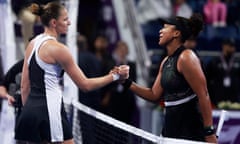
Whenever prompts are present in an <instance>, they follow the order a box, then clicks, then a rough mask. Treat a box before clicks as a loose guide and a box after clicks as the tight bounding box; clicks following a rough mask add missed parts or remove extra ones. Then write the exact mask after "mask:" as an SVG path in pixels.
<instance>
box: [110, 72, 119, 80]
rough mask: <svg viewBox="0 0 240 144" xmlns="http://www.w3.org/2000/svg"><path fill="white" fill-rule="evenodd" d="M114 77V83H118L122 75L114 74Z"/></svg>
mask: <svg viewBox="0 0 240 144" xmlns="http://www.w3.org/2000/svg"><path fill="white" fill-rule="evenodd" d="M112 77H113V81H116V80H119V78H120V75H119V74H114V73H113V74H112Z"/></svg>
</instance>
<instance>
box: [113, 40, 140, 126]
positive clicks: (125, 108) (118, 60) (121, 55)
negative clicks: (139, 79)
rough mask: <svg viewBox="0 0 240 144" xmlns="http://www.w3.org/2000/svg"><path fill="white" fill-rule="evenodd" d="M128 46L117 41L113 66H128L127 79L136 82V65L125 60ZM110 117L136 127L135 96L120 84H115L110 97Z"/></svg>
mask: <svg viewBox="0 0 240 144" xmlns="http://www.w3.org/2000/svg"><path fill="white" fill-rule="evenodd" d="M127 55H128V45H127V44H126V43H125V42H123V41H118V43H117V44H116V47H115V49H114V52H113V58H114V60H115V65H122V64H124V65H129V66H130V71H129V77H130V78H131V79H134V81H136V76H137V74H136V64H135V63H134V62H131V61H129V60H128V59H127ZM109 103H110V108H109V110H110V115H111V116H112V117H114V118H116V119H118V120H120V121H122V122H125V123H128V124H132V125H136V124H135V123H133V117H134V114H135V112H136V111H137V106H136V100H135V95H134V93H133V92H132V91H130V90H128V89H126V88H124V87H123V86H122V85H121V84H119V83H115V85H114V88H113V91H112V94H111V97H110V102H109Z"/></svg>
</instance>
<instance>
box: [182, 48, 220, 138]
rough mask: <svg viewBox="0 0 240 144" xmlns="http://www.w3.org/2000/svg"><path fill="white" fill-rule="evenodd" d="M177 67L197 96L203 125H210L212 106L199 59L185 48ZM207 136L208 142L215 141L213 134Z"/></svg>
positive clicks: (211, 121)
mask: <svg viewBox="0 0 240 144" xmlns="http://www.w3.org/2000/svg"><path fill="white" fill-rule="evenodd" d="M177 67H178V70H179V71H180V72H181V73H182V74H183V75H184V77H185V79H186V80H187V82H188V83H189V85H190V86H191V88H192V89H193V91H194V92H195V93H196V95H197V96H198V100H199V108H200V111H201V114H202V117H203V124H204V126H205V127H209V126H212V125H213V120H212V108H211V103H210V98H209V95H208V90H207V84H206V79H205V76H204V73H203V71H202V68H201V65H200V61H199V59H198V58H197V56H196V55H195V54H194V53H193V52H192V51H191V50H185V51H184V52H183V53H182V54H181V55H180V58H179V61H178V64H177ZM208 137H209V138H210V140H207V141H208V142H216V137H215V136H213V135H211V136H208ZM206 138H207V137H206Z"/></svg>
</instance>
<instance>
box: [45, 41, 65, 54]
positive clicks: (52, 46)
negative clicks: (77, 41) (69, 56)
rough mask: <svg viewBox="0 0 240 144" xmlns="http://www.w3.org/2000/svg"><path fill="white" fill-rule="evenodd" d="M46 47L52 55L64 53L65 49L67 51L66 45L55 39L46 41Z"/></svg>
mask: <svg viewBox="0 0 240 144" xmlns="http://www.w3.org/2000/svg"><path fill="white" fill-rule="evenodd" d="M47 47H48V50H49V52H50V53H52V54H54V55H55V54H56V55H60V54H64V53H65V52H66V51H68V48H67V46H65V45H64V44H62V43H60V42H58V41H55V40H49V41H48V42H47Z"/></svg>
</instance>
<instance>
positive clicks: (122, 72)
mask: <svg viewBox="0 0 240 144" xmlns="http://www.w3.org/2000/svg"><path fill="white" fill-rule="evenodd" d="M129 69H130V67H129V66H128V65H120V66H115V67H114V68H113V69H112V70H111V71H110V74H112V76H113V81H117V80H119V81H120V82H121V81H124V80H126V79H128V77H129Z"/></svg>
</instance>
